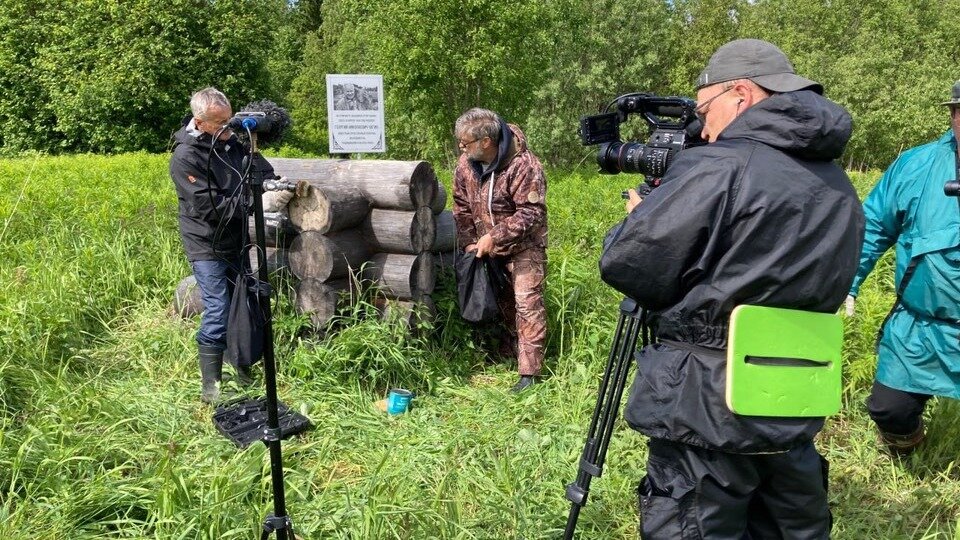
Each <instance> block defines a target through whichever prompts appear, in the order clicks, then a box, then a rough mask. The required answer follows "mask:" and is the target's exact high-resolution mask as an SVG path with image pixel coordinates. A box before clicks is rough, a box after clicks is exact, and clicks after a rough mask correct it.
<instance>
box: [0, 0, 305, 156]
mask: <svg viewBox="0 0 960 540" xmlns="http://www.w3.org/2000/svg"><path fill="white" fill-rule="evenodd" d="M0 4H2V9H0V30H3V36H4V37H3V38H2V39H3V40H4V43H3V47H2V49H3V50H4V53H3V59H2V60H0V63H2V64H0V65H2V67H4V68H7V67H8V66H9V68H8V69H3V70H2V71H3V74H2V75H0V111H2V116H0V122H2V125H0V129H2V134H3V135H2V136H3V139H2V142H3V148H4V149H5V150H7V151H16V150H21V149H38V150H46V151H98V152H115V151H128V150H135V149H149V150H159V149H162V148H164V147H165V145H166V140H167V138H166V135H167V134H169V132H170V131H171V130H172V129H174V128H175V127H177V125H178V122H179V119H180V117H182V116H183V114H184V112H185V111H186V110H187V109H186V107H187V101H188V99H189V96H190V94H191V92H192V91H194V90H196V89H198V88H201V87H203V86H208V85H214V86H217V87H219V88H221V89H222V90H223V91H224V92H226V93H227V94H228V95H229V96H232V97H233V98H234V100H235V101H238V102H240V103H242V102H244V101H245V100H249V99H254V98H259V97H266V95H269V94H270V93H271V90H272V85H273V81H272V79H271V73H270V71H269V70H268V68H267V65H268V60H269V55H270V52H271V50H272V46H273V40H272V37H273V34H274V31H272V30H271V28H276V27H277V26H278V24H277V23H278V22H279V21H278V19H279V17H280V15H281V14H282V13H283V10H284V9H286V4H285V2H283V1H282V0H271V1H264V0H216V1H213V0H127V1H120V0H77V1H75V2H55V1H52V0H33V1H30V2H27V1H21V0H0Z"/></svg>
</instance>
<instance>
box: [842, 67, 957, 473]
mask: <svg viewBox="0 0 960 540" xmlns="http://www.w3.org/2000/svg"><path fill="white" fill-rule="evenodd" d="M943 105H946V106H948V107H949V108H950V118H951V125H952V129H951V130H950V131H947V132H946V133H944V135H943V136H942V137H940V138H939V139H937V140H936V141H933V142H930V143H927V144H924V145H922V146H917V147H914V148H911V149H909V150H907V151H906V152H904V153H903V154H901V155H900V157H898V158H897V160H896V161H895V162H894V163H893V164H892V165H891V166H890V168H889V169H887V171H886V172H885V173H884V174H883V177H882V178H881V179H880V181H879V182H878V183H877V185H876V186H875V187H874V188H873V190H872V191H871V192H870V195H869V196H867V199H866V201H864V203H863V210H864V213H865V214H866V220H867V222H866V231H865V234H864V242H863V251H862V253H861V256H860V268H859V270H858V271H857V276H856V278H855V279H854V281H853V286H852V287H851V288H850V297H849V298H848V304H847V312H848V314H849V313H852V308H853V299H854V298H855V297H856V295H857V293H858V292H859V290H860V285H861V284H862V283H863V280H864V279H866V277H867V274H869V273H870V271H871V270H873V267H874V265H875V264H876V262H877V259H879V258H880V256H881V255H883V253H884V252H885V251H887V249H889V248H890V247H891V246H895V250H896V259H897V267H896V286H897V300H896V302H895V303H894V306H893V308H892V310H891V312H890V314H889V315H888V316H887V319H886V320H885V321H884V323H883V324H882V325H881V327H880V336H879V339H878V341H877V356H878V362H877V374H876V380H875V381H874V383H873V388H872V390H871V393H870V397H869V398H868V399H867V409H868V410H869V412H870V417H871V418H872V419H873V421H874V422H875V423H876V424H877V428H878V429H879V431H880V437H881V439H882V441H883V442H884V443H885V444H886V445H887V446H888V448H889V449H890V450H891V451H892V452H893V453H895V454H901V455H902V454H906V453H909V452H911V451H912V450H913V449H915V448H916V447H917V446H918V445H919V444H920V443H921V442H922V441H923V439H924V436H925V430H924V425H923V409H924V407H925V406H926V403H927V400H929V399H930V397H932V396H946V397H951V398H955V399H956V398H960V204H958V202H960V200H958V198H957V197H954V196H947V195H945V194H944V184H946V183H947V182H950V181H953V180H956V179H957V171H958V165H960V158H958V153H957V134H958V133H960V81H957V82H956V83H955V84H954V85H953V92H952V99H951V100H950V101H947V102H945V103H943Z"/></svg>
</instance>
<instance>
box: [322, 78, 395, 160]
mask: <svg viewBox="0 0 960 540" xmlns="http://www.w3.org/2000/svg"><path fill="white" fill-rule="evenodd" d="M327 126H328V128H329V132H330V153H331V154H347V153H350V152H386V150H387V138H386V134H385V133H384V130H383V76H382V75H333V74H327Z"/></svg>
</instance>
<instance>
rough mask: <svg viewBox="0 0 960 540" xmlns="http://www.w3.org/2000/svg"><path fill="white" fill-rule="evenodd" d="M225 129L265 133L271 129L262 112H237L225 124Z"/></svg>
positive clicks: (270, 124) (267, 119) (268, 120)
mask: <svg viewBox="0 0 960 540" xmlns="http://www.w3.org/2000/svg"><path fill="white" fill-rule="evenodd" d="M227 127H229V128H230V129H232V130H234V131H240V132H244V131H249V132H250V133H267V132H269V131H270V128H271V127H272V122H270V119H269V118H267V115H266V114H265V113H262V112H238V113H237V114H235V115H234V117H233V118H231V119H230V120H229V121H228V122H227Z"/></svg>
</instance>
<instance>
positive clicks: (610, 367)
mask: <svg viewBox="0 0 960 540" xmlns="http://www.w3.org/2000/svg"><path fill="white" fill-rule="evenodd" d="M644 326H645V325H644V324H643V317H642V311H641V310H640V309H639V307H638V306H637V304H636V302H634V301H633V300H630V299H629V298H627V299H624V301H623V302H621V304H620V320H619V321H618V323H617V330H616V332H615V334H614V338H613V346H612V347H611V349H610V354H609V357H608V359H607V365H606V367H605V368H604V372H603V379H602V380H601V382H600V388H599V390H598V394H597V404H596V407H595V408H594V411H593V416H592V418H591V420H590V427H589V429H588V430H587V441H586V443H585V444H584V448H583V453H582V455H581V458H580V468H579V470H578V472H577V480H576V482H574V483H572V484H568V485H567V488H566V495H567V499H568V500H569V501H570V503H571V506H570V514H569V516H568V517H567V526H566V529H565V531H564V538H565V539H567V540H569V539H571V538H573V532H574V530H575V529H576V526H577V520H578V518H579V515H580V509H581V508H582V507H583V506H585V505H586V504H587V495H588V494H589V492H590V482H591V480H592V479H593V477H595V476H600V475H601V474H603V461H604V459H605V457H606V453H607V446H608V445H609V443H610V437H611V435H612V434H613V426H614V424H615V422H616V417H617V413H618V411H619V409H620V400H621V397H622V396H623V388H624V385H625V384H626V379H627V374H628V373H629V369H630V365H631V362H632V360H633V352H634V350H635V349H636V344H637V338H638V336H639V335H640V333H641V329H642V328H643V327H644ZM598 434H599V438H598Z"/></svg>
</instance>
